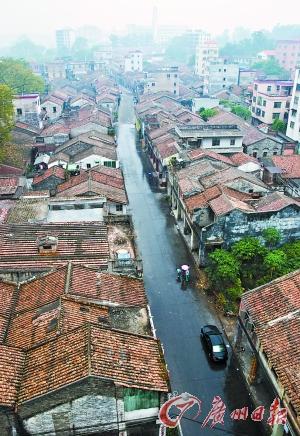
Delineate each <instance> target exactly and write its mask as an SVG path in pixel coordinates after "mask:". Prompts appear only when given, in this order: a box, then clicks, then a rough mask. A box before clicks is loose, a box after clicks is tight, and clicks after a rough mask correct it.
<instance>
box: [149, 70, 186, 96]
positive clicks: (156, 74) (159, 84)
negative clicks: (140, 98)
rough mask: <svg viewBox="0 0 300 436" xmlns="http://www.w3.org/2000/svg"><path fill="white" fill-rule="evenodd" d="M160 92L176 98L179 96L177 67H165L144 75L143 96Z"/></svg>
mask: <svg viewBox="0 0 300 436" xmlns="http://www.w3.org/2000/svg"><path fill="white" fill-rule="evenodd" d="M160 91H164V92H170V93H171V94H173V95H174V96H176V97H177V96H178V95H179V73H178V67H166V68H161V69H157V70H154V71H151V72H149V73H145V85H144V92H145V94H152V93H154V92H160Z"/></svg>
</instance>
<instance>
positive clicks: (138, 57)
mask: <svg viewBox="0 0 300 436" xmlns="http://www.w3.org/2000/svg"><path fill="white" fill-rule="evenodd" d="M124 71H125V73H128V72H130V71H138V72H142V71H143V53H142V52H141V51H140V50H134V51H130V52H129V53H128V54H127V56H125V58H124Z"/></svg>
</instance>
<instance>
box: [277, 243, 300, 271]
mask: <svg viewBox="0 0 300 436" xmlns="http://www.w3.org/2000/svg"><path fill="white" fill-rule="evenodd" d="M281 250H282V251H283V252H284V253H285V254H286V256H287V267H288V271H294V270H296V269H299V268H300V241H295V242H288V243H286V244H283V245H282V247H281Z"/></svg>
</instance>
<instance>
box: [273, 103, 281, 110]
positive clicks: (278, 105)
mask: <svg viewBox="0 0 300 436" xmlns="http://www.w3.org/2000/svg"><path fill="white" fill-rule="evenodd" d="M274 107H275V108H276V109H280V108H281V101H274Z"/></svg>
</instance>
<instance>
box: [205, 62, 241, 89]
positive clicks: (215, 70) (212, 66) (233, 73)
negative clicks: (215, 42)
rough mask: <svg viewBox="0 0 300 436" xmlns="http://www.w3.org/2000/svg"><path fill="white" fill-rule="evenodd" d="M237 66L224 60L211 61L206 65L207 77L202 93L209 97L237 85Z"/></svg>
mask: <svg viewBox="0 0 300 436" xmlns="http://www.w3.org/2000/svg"><path fill="white" fill-rule="evenodd" d="M238 80H239V65H238V64H233V63H228V62H227V60H226V59H221V58H220V59H216V60H212V61H211V62H210V63H209V65H208V75H207V76H206V77H205V81H204V92H205V90H207V93H208V94H209V95H211V94H214V93H215V92H218V91H221V90H222V89H228V88H229V87H230V86H234V85H237V84H238Z"/></svg>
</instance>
